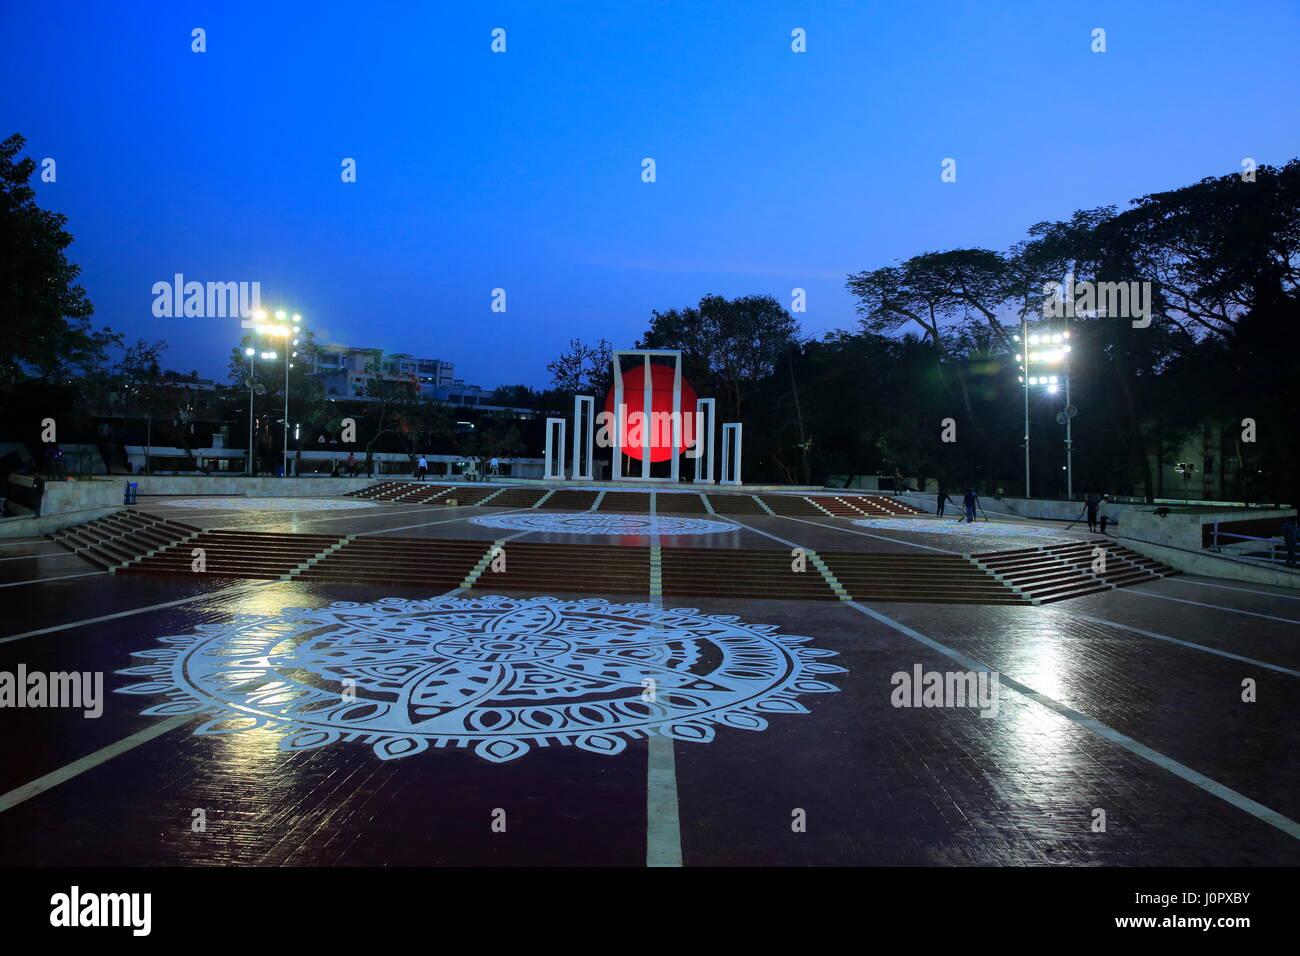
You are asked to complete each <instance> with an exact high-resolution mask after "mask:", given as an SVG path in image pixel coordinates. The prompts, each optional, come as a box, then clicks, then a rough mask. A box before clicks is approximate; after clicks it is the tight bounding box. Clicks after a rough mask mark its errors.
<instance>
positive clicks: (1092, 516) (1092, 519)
mask: <svg viewBox="0 0 1300 956" xmlns="http://www.w3.org/2000/svg"><path fill="white" fill-rule="evenodd" d="M1100 507H1101V501H1100V500H1099V499H1098V498H1097V496H1096V495H1089V496H1088V500H1087V501H1086V502H1084V508H1085V509H1086V510H1087V512H1088V531H1089V533H1093V534H1095V533H1096V531H1097V509H1098V508H1100Z"/></svg>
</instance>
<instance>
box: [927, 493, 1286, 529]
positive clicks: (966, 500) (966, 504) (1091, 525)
mask: <svg viewBox="0 0 1300 956" xmlns="http://www.w3.org/2000/svg"><path fill="white" fill-rule="evenodd" d="M1105 504H1106V496H1105V495H1101V496H1098V495H1089V496H1088V497H1087V499H1086V500H1085V501H1084V513H1085V514H1086V515H1087V516H1088V530H1089V531H1091V532H1094V533H1096V532H1097V531H1098V530H1100V532H1101V533H1102V534H1105V533H1106V525H1108V524H1109V523H1110V516H1109V515H1107V514H1106V513H1105V510H1104V509H1105ZM947 505H952V506H953V507H958V505H957V502H955V501H953V500H952V498H951V497H950V496H949V495H948V493H947V492H946V491H944V490H942V489H940V491H939V496H938V507H937V508H936V509H935V514H936V515H937V516H938V517H940V518H942V517H943V512H944V508H945V506H947ZM979 506H980V500H979V496H978V495H976V494H975V489H974V488H967V489H966V494H964V495H962V499H961V505H960V507H961V508H962V509H963V511H964V512H965V516H966V517H965V520H966V523H967V524H970V523H971V522H972V521H974V520H975V509H976V508H978V507H979ZM1293 534H1294V533H1293Z"/></svg>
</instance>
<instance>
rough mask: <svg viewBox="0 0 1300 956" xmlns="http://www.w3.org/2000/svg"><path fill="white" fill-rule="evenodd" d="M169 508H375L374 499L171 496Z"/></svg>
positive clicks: (253, 509)
mask: <svg viewBox="0 0 1300 956" xmlns="http://www.w3.org/2000/svg"><path fill="white" fill-rule="evenodd" d="M161 504H165V505H166V506H167V507H169V508H208V509H213V510H221V511H225V510H230V509H237V510H239V511H346V510H348V509H351V508H373V507H375V504H374V502H372V501H359V500H357V499H356V498H256V497H247V498H243V497H236V498H170V499H168V500H167V501H164V502H161Z"/></svg>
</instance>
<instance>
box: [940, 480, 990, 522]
mask: <svg viewBox="0 0 1300 956" xmlns="http://www.w3.org/2000/svg"><path fill="white" fill-rule="evenodd" d="M979 503H980V499H979V496H978V495H976V494H975V489H974V488H967V489H966V494H964V495H962V498H961V507H962V508H963V509H964V510H965V513H966V523H967V524H970V523H971V522H972V521H974V520H975V509H976V508H977V507H979ZM946 505H952V506H953V507H954V508H956V507H957V502H955V501H953V500H952V498H951V497H950V496H949V494H948V493H947V492H946V491H944V490H943V489H942V488H941V489H939V507H938V509H937V510H936V511H935V514H937V515H938V516H939V517H940V518H942V517H943V510H944V507H945V506H946Z"/></svg>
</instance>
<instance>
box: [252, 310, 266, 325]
mask: <svg viewBox="0 0 1300 956" xmlns="http://www.w3.org/2000/svg"><path fill="white" fill-rule="evenodd" d="M253 318H255V319H258V320H260V321H263V322H264V321H266V309H258V310H257V311H256V312H254V313H253Z"/></svg>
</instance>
